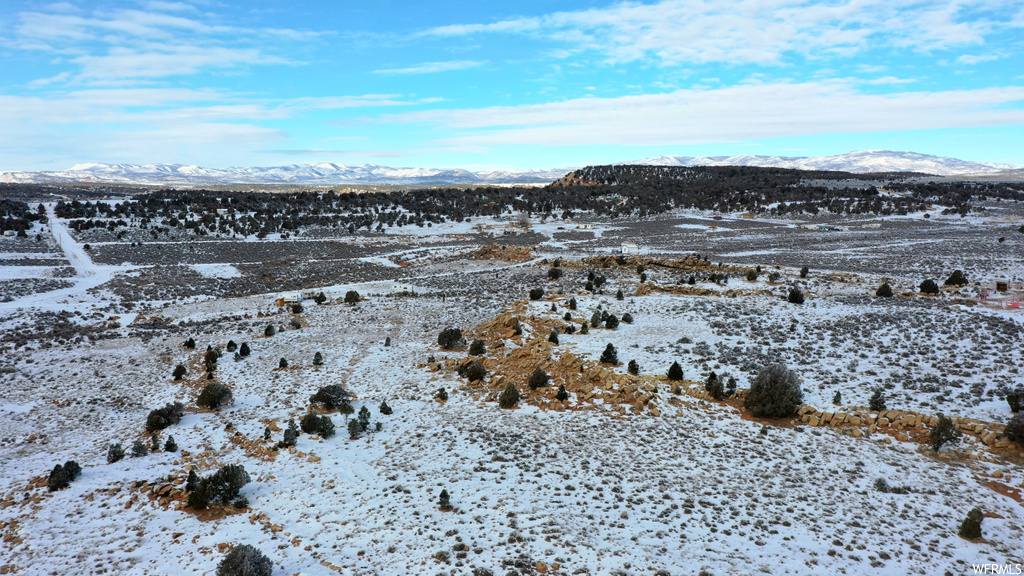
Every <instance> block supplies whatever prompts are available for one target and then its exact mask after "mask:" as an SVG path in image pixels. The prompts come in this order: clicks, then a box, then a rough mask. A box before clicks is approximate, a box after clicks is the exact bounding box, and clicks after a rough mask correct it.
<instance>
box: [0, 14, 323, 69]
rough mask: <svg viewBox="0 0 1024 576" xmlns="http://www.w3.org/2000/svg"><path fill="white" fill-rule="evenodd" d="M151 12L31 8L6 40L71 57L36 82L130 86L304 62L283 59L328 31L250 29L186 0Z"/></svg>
mask: <svg viewBox="0 0 1024 576" xmlns="http://www.w3.org/2000/svg"><path fill="white" fill-rule="evenodd" d="M146 6H147V8H148V9H147V10H137V9H116V10H112V9H103V8H96V9H94V10H93V11H92V12H91V13H88V14H80V13H70V12H69V11H67V10H63V11H56V10H55V11H50V12H42V11H34V12H33V11H29V12H22V13H19V14H18V15H17V16H16V22H15V23H14V24H13V34H10V35H7V36H8V37H6V38H0V44H2V45H5V46H8V47H11V48H15V49H18V50H28V51H43V52H49V53H53V54H57V55H61V56H63V58H61V59H60V60H59V61H58V62H60V63H64V64H70V65H72V66H73V67H74V70H67V71H65V72H64V73H63V74H61V75H57V76H51V77H50V78H48V79H41V80H37V81H36V82H35V83H33V84H30V85H31V86H35V87H38V86H44V85H47V84H53V83H59V82H67V83H75V82H77V83H92V84H97V83H99V84H105V85H125V84H132V83H140V82H147V81H150V80H152V79H159V78H166V77H170V76H182V75H192V74H197V73H200V72H206V71H210V70H232V71H234V70H238V69H245V68H247V67H250V66H256V65H270V64H274V65H282V64H283V65H296V64H301V62H297V61H295V60H293V59H291V58H288V57H285V56H283V55H282V54H281V53H283V52H284V51H285V49H286V47H287V46H289V45H290V44H294V43H305V42H309V41H313V40H316V39H318V38H320V37H322V36H325V35H326V34H325V33H320V32H310V31H301V30H291V29H285V28H266V29H247V28H240V27H235V26H225V25H221V24H218V23H216V22H211V21H208V20H209V19H210V18H211V17H210V16H208V15H204V14H193V12H196V11H195V10H194V9H192V6H190V5H188V4H184V3H180V2H166V1H160V0H156V1H153V2H149V3H148V4H146Z"/></svg>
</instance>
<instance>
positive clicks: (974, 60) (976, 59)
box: [956, 54, 1000, 65]
mask: <svg viewBox="0 0 1024 576" xmlns="http://www.w3.org/2000/svg"><path fill="white" fill-rule="evenodd" d="M999 58H1000V56H999V55H998V54H979V55H974V54H964V55H963V56H960V57H959V58H957V59H956V61H957V62H959V63H961V64H967V65H974V64H980V63H982V62H991V61H993V60H998V59H999Z"/></svg>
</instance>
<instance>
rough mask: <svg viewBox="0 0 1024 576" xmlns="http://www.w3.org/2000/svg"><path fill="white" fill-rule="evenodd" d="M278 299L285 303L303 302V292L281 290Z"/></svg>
mask: <svg viewBox="0 0 1024 576" xmlns="http://www.w3.org/2000/svg"><path fill="white" fill-rule="evenodd" d="M277 299H278V301H280V302H284V303H285V304H294V303H296V302H302V292H281V294H279V295H278V296H277Z"/></svg>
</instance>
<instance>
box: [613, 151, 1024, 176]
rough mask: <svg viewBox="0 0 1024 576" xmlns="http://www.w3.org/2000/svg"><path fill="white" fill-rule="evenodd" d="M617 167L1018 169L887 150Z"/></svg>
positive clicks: (950, 172)
mask: <svg viewBox="0 0 1024 576" xmlns="http://www.w3.org/2000/svg"><path fill="white" fill-rule="evenodd" d="M620 164H640V165H645V166H762V167H774V168H795V169H798V170H838V171H840V172H854V173H857V174H863V173H867V172H923V173H926V174H934V175H936V176H960V175H966V174H993V173H996V172H1002V171H1005V170H1014V169H1019V168H1020V167H1019V166H1011V165H1008V164H993V163H988V162H970V161H967V160H959V159H957V158H943V157H940V156H932V155H930V154H918V153H917V152H892V151H889V150H865V151H860V152H849V153H847V154H839V155H837V156H817V157H792V156H751V155H747V154H744V155H740V156H702V157H691V156H655V157H653V158H644V159H643V160H636V161H633V162H622V163H620Z"/></svg>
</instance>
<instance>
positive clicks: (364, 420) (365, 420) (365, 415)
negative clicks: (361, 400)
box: [359, 404, 370, 431]
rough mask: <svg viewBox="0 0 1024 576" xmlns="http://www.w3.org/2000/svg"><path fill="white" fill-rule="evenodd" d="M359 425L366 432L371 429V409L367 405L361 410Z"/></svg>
mask: <svg viewBox="0 0 1024 576" xmlns="http://www.w3.org/2000/svg"><path fill="white" fill-rule="evenodd" d="M359 425H360V426H362V427H363V430H364V431H365V430H366V429H367V428H369V427H370V409H369V408H367V407H366V405H365V404H364V405H363V406H362V407H361V408H359Z"/></svg>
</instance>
